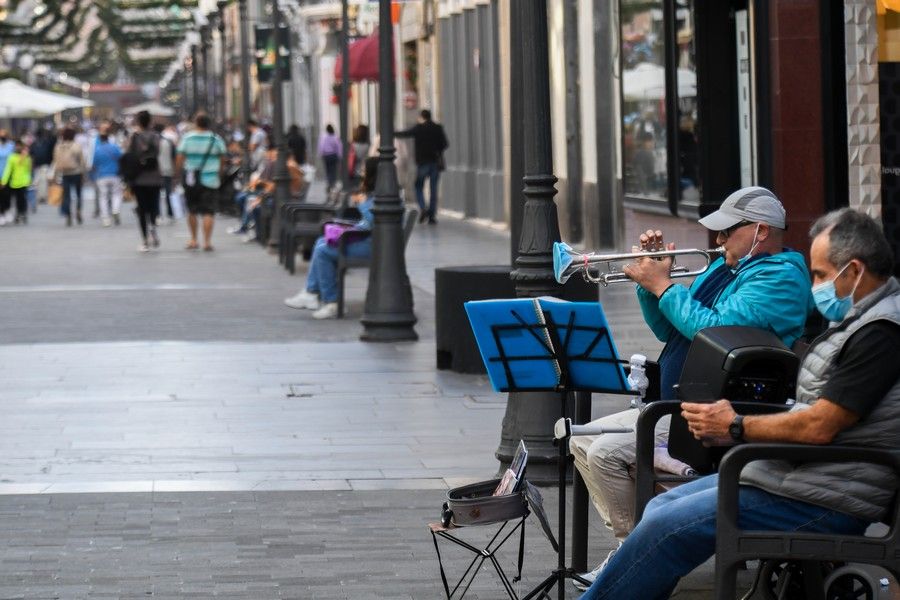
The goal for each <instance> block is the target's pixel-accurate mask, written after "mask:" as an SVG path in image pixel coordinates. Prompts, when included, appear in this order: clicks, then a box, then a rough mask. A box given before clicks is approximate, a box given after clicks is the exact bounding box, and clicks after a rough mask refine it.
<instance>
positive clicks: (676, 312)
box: [570, 187, 812, 590]
mask: <svg viewBox="0 0 900 600" xmlns="http://www.w3.org/2000/svg"><path fill="white" fill-rule="evenodd" d="M700 224H701V225H703V226H704V227H706V228H707V229H709V230H710V231H715V232H718V233H717V237H716V243H718V244H721V245H722V246H723V247H724V248H725V256H724V258H720V259H718V260H716V261H715V262H713V263H712V264H711V265H710V267H709V269H708V270H707V271H706V272H705V273H704V274H702V275H700V276H699V277H697V279H696V280H695V281H694V283H693V284H692V285H691V286H690V288H688V287H685V286H682V285H676V284H674V283H673V282H672V279H671V278H670V277H669V271H670V269H671V260H651V259H644V260H642V261H640V262H639V263H637V264H635V265H630V266H626V267H625V269H624V270H625V273H626V274H627V275H628V276H629V277H631V279H633V280H634V281H635V282H637V283H638V286H637V297H638V301H639V302H640V305H641V312H642V313H643V316H644V320H645V321H646V322H647V324H648V325H649V326H650V329H651V330H652V331H653V333H654V334H655V335H656V337H657V338H658V339H659V340H660V341H662V342H665V343H666V345H665V347H664V348H663V351H662V353H661V354H660V356H659V365H660V371H661V382H660V398H659V399H661V400H674V399H675V393H674V388H673V386H674V385H675V384H676V383H678V378H679V377H680V375H681V369H682V366H683V365H684V359H685V357H686V356H687V351H688V348H689V347H690V344H691V342H690V340H692V339H693V337H694V335H695V334H696V333H697V332H698V331H700V330H701V329H705V328H706V327H714V326H719V325H742V326H747V327H758V328H760V329H766V330H768V331H771V332H772V333H774V334H775V335H777V336H778V337H780V338H781V340H782V341H783V342H784V343H785V345H786V346H790V345H791V344H793V343H794V341H795V340H796V339H797V338H798V337H800V335H802V333H803V326H804V323H805V321H806V317H807V313H808V309H809V307H810V306H811V304H812V300H811V298H810V295H809V274H808V272H807V269H806V263H805V262H804V260H803V255H802V254H800V253H799V252H794V251H791V250H788V249H785V248H783V246H782V237H783V232H784V228H785V211H784V207H782V205H781V202H780V201H779V200H778V198H777V197H776V196H775V194H773V193H772V192H771V191H769V190H767V189H765V188H761V187H747V188H742V189H740V190H737V191H736V192H734V193H732V194H731V195H730V196H728V198H726V199H725V201H724V202H722V206H721V207H720V208H719V210H717V211H715V212H713V213H711V214H710V215H708V216H706V217H705V218H703V219H700ZM640 245H641V247H640V248H635V250H638V249H640V250H644V251H653V250H662V249H663V248H664V247H666V248H667V249H669V250H674V249H675V245H674V244H668V246H665V244H664V242H663V239H662V232H659V231H656V232H654V231H648V232H646V233H645V234H642V235H641V239H640ZM653 399H654V400H655V399H656V398H653ZM638 414H639V411H638V409H636V408H634V409H631V410H626V411H624V412H620V413H616V414H613V415H608V416H606V417H603V418H602V419H599V420H597V421H596V422H595V423H596V424H599V425H606V426H609V427H624V428H626V429H634V428H635V423H636V422H637V418H638ZM657 434H658V435H657V442H659V443H665V442H666V441H667V439H668V418H666V419H664V420H663V421H662V422H661V423H660V426H659V427H658V428H657ZM570 448H571V449H572V454H573V456H574V459H575V466H576V467H577V468H578V470H579V471H580V472H581V475H582V477H583V479H584V482H585V485H586V486H587V488H588V491H589V492H590V495H591V499H592V500H593V502H594V506H595V507H596V508H597V510H598V511H599V512H600V515H601V516H602V517H603V518H604V520H605V521H606V523H607V524H608V527H610V528H611V529H612V530H613V534H614V535H615V537H616V540H617V541H618V542H619V543H621V542H622V540H624V539H625V536H627V535H628V533H629V532H630V531H631V530H632V529H633V528H634V518H635V512H634V510H635V509H634V502H635V491H634V490H635V484H634V479H633V475H632V466H633V465H634V463H635V454H636V450H635V448H636V434H635V433H607V434H604V435H599V436H578V437H573V438H572V440H571V443H570ZM615 551H616V550H615V549H613V550H612V552H611V553H610V554H612V553H614V552H615ZM607 559H608V557H607ZM604 564H605V561H604V562H601V563H600V565H599V566H597V568H595V569H594V570H593V571H591V572H590V573H584V574H582V575H581V577H583V578H584V579H586V580H587V581H593V580H594V578H595V577H596V575H597V573H599V572H600V570H601V569H602V568H603V565H604ZM575 587H577V588H579V589H582V590H583V589H585V588H586V587H587V586H585V585H583V584H582V583H581V582H579V581H578V580H575Z"/></svg>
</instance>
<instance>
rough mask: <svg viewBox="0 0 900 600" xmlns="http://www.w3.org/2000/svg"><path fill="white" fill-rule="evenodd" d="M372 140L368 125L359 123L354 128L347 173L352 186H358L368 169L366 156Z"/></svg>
mask: <svg viewBox="0 0 900 600" xmlns="http://www.w3.org/2000/svg"><path fill="white" fill-rule="evenodd" d="M369 148H371V141H370V140H369V127H368V125H358V126H357V127H356V129H355V130H353V142H352V143H351V144H350V156H348V157H347V173H348V175H349V179H350V185H351V188H355V187H356V186H358V185H359V184H360V183H361V182H362V180H363V175H364V174H365V170H366V158H367V157H368V156H369Z"/></svg>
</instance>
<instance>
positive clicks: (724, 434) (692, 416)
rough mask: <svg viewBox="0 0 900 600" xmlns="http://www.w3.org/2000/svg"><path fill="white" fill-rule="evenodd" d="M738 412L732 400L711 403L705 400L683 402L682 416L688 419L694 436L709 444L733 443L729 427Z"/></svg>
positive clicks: (689, 427)
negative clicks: (732, 404) (732, 405)
mask: <svg viewBox="0 0 900 600" xmlns="http://www.w3.org/2000/svg"><path fill="white" fill-rule="evenodd" d="M736 414H737V413H736V412H734V409H733V408H731V402H729V401H728V400H725V399H724V398H723V399H722V400H719V401H717V402H713V403H711V404H709V403H704V402H682V403H681V416H682V417H684V419H685V420H686V421H687V424H688V429H689V430H690V432H691V433H692V434H694V437H695V438H697V439H698V440H701V441H702V442H704V443H705V444H707V445H713V446H716V445H723V444H733V443H734V441H733V440H732V439H731V434H730V433H729V432H728V427H729V426H730V425H731V422H732V421H734V417H735V415H736Z"/></svg>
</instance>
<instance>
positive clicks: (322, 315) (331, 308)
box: [312, 302, 338, 319]
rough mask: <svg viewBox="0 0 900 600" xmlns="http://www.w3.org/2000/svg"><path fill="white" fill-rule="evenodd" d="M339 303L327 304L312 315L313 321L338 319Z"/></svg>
mask: <svg viewBox="0 0 900 600" xmlns="http://www.w3.org/2000/svg"><path fill="white" fill-rule="evenodd" d="M337 313H338V309H337V302H326V303H325V304H323V305H322V308H320V309H319V310H317V311H316V312H314V313H313V314H312V318H313V319H334V318H336V317H337Z"/></svg>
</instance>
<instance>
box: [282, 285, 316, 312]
mask: <svg viewBox="0 0 900 600" xmlns="http://www.w3.org/2000/svg"><path fill="white" fill-rule="evenodd" d="M284 303H285V304H286V305H287V306H290V307H291V308H300V309H303V308H306V309H309V310H318V308H319V297H318V296H316V295H315V294H312V293H310V292H307V291H306V290H301V291H300V293H298V294H297V295H296V296H291V297H290V298H285V299H284Z"/></svg>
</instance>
